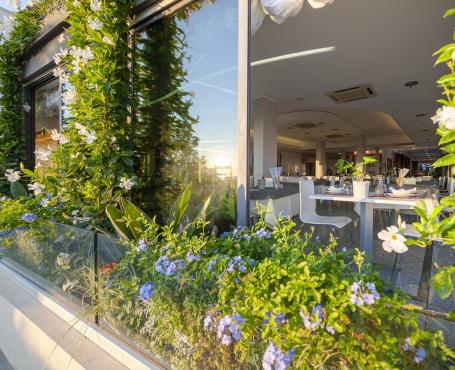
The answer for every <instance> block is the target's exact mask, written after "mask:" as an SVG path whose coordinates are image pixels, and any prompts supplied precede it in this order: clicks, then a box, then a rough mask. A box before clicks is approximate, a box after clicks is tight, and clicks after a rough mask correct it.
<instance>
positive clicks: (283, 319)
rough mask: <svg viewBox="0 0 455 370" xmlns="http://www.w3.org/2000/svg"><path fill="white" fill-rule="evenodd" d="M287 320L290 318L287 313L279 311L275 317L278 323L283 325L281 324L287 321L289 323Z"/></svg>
mask: <svg viewBox="0 0 455 370" xmlns="http://www.w3.org/2000/svg"><path fill="white" fill-rule="evenodd" d="M287 321H288V320H287V319H286V315H285V314H284V313H279V314H278V315H276V317H275V322H276V323H277V324H280V325H281V324H285V323H287Z"/></svg>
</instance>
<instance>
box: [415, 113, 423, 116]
mask: <svg viewBox="0 0 455 370" xmlns="http://www.w3.org/2000/svg"><path fill="white" fill-rule="evenodd" d="M416 117H425V113H419V114H416Z"/></svg>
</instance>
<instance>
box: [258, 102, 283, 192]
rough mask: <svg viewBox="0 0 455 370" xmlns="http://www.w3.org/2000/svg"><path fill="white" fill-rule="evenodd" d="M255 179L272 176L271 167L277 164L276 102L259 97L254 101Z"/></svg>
mask: <svg viewBox="0 0 455 370" xmlns="http://www.w3.org/2000/svg"><path fill="white" fill-rule="evenodd" d="M253 122H254V123H253V125H254V181H255V185H256V184H257V180H258V179H262V177H271V175H270V168H271V167H276V165H277V151H278V149H277V112H276V104H275V103H273V102H271V101H269V100H266V99H258V100H255V101H254V102H253Z"/></svg>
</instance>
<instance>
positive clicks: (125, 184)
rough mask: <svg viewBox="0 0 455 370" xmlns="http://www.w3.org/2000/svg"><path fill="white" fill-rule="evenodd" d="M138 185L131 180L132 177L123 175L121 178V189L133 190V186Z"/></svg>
mask: <svg viewBox="0 0 455 370" xmlns="http://www.w3.org/2000/svg"><path fill="white" fill-rule="evenodd" d="M134 185H136V183H135V182H134V181H133V180H131V179H127V178H126V177H122V178H121V179H120V185H119V186H120V188H121V189H124V190H131V189H132V188H133V186H134Z"/></svg>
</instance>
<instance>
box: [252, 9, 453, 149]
mask: <svg viewBox="0 0 455 370" xmlns="http://www.w3.org/2000/svg"><path fill="white" fill-rule="evenodd" d="M450 7H453V1H452V0H335V2H334V3H333V4H332V5H328V6H326V7H325V8H323V9H313V8H311V7H310V6H309V5H308V4H305V6H304V9H303V10H302V12H301V13H300V14H299V15H298V16H296V17H294V18H290V19H288V20H287V21H286V22H285V23H283V24H281V25H278V24H275V23H274V22H272V21H271V20H270V19H266V20H265V21H264V23H263V26H262V27H261V29H259V31H258V32H257V33H256V35H255V36H254V37H253V61H257V60H261V59H266V58H270V57H274V56H278V55H284V54H289V53H295V52H299V51H303V50H311V49H318V48H323V47H329V46H335V48H336V50H335V51H334V52H331V53H326V54H319V55H313V56H306V57H301V58H298V59H292V60H285V61H280V62H276V63H271V64H266V65H262V66H256V67H254V68H253V78H252V81H253V97H256V98H257V97H261V96H262V97H264V96H265V97H268V98H269V99H273V100H275V101H277V102H278V109H279V112H280V117H279V127H278V134H279V137H280V141H281V142H282V143H284V142H285V141H286V140H291V141H292V140H294V141H296V140H299V141H306V142H307V143H313V145H314V141H315V139H321V138H323V137H324V136H326V135H328V134H336V133H338V132H342V133H343V134H350V135H345V136H343V137H342V138H340V139H335V140H331V141H335V142H336V143H332V144H330V142H329V144H328V145H329V147H330V145H332V146H339V147H340V146H341V147H344V146H347V145H349V144H350V145H352V140H351V138H350V137H349V136H351V137H352V136H355V135H356V134H359V133H366V134H367V136H368V141H367V143H368V145H369V146H375V145H380V144H387V145H388V146H393V145H395V146H398V148H399V147H400V144H405V143H408V144H409V143H415V146H416V147H417V148H423V147H431V146H433V147H436V146H437V136H436V135H435V134H434V131H435V127H434V126H433V124H432V123H431V120H430V117H431V116H432V115H433V114H434V112H435V110H436V108H437V106H438V105H437V103H436V99H438V98H439V97H440V90H439V89H438V88H437V86H436V85H435V81H436V80H437V79H438V77H439V76H441V75H442V74H444V73H445V69H444V67H438V68H436V69H435V68H433V63H434V57H433V56H432V54H433V53H434V51H436V50H437V49H438V48H439V47H441V46H442V45H443V44H445V43H448V42H451V36H452V32H453V21H452V19H450V18H449V19H445V20H444V19H442V15H443V14H444V12H445V10H446V9H448V8H450ZM412 80H417V81H419V84H418V85H417V86H416V87H414V88H412V89H409V88H408V87H405V86H404V84H405V83H406V82H408V81H412ZM364 83H371V84H372V85H373V87H374V89H375V90H376V92H377V94H378V96H377V97H373V98H370V99H366V100H360V101H355V102H350V103H343V104H336V103H335V102H333V101H332V100H331V99H330V98H329V97H327V96H326V93H327V92H330V91H334V90H341V89H345V88H349V87H352V86H355V85H357V84H364ZM299 112H300V113H299ZM318 112H319V113H318ZM417 114H425V117H416V115H417ZM309 120H310V121H311V120H315V121H318V120H319V121H324V122H325V123H326V125H324V126H326V127H325V128H324V130H321V129H319V128H317V129H312V130H313V131H308V130H301V129H296V128H293V129H288V127H291V126H292V124H295V123H298V122H308V121H309ZM334 128H338V130H339V131H338V132H334V131H333V129H334ZM331 129H332V130H331ZM423 130H427V131H423ZM305 133H306V134H307V135H305ZM307 137H308V139H307ZM283 140H284V141H283ZM328 140H329V141H330V139H328ZM302 147H306V145H303V146H302Z"/></svg>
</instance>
